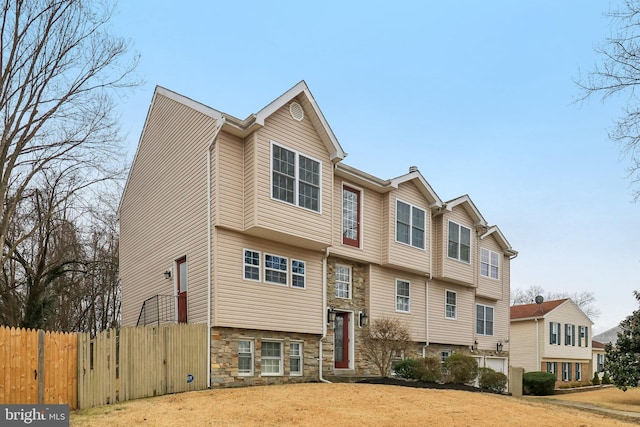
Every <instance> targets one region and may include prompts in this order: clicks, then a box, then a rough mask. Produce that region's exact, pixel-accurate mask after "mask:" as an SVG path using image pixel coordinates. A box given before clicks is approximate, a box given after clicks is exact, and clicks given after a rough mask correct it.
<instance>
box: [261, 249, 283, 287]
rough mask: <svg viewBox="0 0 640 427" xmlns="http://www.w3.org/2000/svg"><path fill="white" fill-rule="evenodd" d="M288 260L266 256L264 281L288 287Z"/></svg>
mask: <svg viewBox="0 0 640 427" xmlns="http://www.w3.org/2000/svg"><path fill="white" fill-rule="evenodd" d="M287 264H288V260H287V258H284V257H281V256H277V255H270V254H264V281H265V282H268V283H275V284H278V285H285V286H286V285H287Z"/></svg>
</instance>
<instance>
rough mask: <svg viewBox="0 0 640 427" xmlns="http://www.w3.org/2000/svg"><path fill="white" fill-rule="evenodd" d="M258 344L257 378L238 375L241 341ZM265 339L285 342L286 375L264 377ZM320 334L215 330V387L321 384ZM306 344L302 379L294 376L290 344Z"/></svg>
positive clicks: (212, 344) (254, 374)
mask: <svg viewBox="0 0 640 427" xmlns="http://www.w3.org/2000/svg"><path fill="white" fill-rule="evenodd" d="M240 340H248V341H253V343H254V352H253V370H254V372H253V375H252V376H239V375H238V341H240ZM262 340H279V341H282V347H283V371H284V372H283V374H282V375H279V376H262V375H261V357H260V350H261V343H262ZM319 340H320V336H319V335H310V334H298V333H291V332H274V331H261V330H251V329H236V328H211V387H238V386H248V385H268V384H286V383H302V382H313V381H318V348H319V347H318V342H319ZM291 342H302V343H303V348H302V351H303V358H302V364H303V369H302V376H292V375H290V368H289V343H291Z"/></svg>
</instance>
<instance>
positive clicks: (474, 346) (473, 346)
mask: <svg viewBox="0 0 640 427" xmlns="http://www.w3.org/2000/svg"><path fill="white" fill-rule="evenodd" d="M477 349H478V340H475V341H474V342H473V344H471V345H470V346H469V351H470V352H471V353H473V352H474V350H477Z"/></svg>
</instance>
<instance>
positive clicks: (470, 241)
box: [446, 220, 473, 264]
mask: <svg viewBox="0 0 640 427" xmlns="http://www.w3.org/2000/svg"><path fill="white" fill-rule="evenodd" d="M451 223H453V224H455V225H457V226H458V236H459V237H460V236H461V235H462V233H460V229H462V228H466V229H467V230H469V261H466V260H464V259H460V252H461V251H460V247H461V246H462V243H461V242H458V258H454V257H451V256H449V224H451ZM460 240H462V239H460ZM472 240H473V233H472V232H471V228H469V227H467V226H466V225H462V224H459V223H457V222H455V221H452V220H449V222H448V223H447V247H446V250H447V258H449V259H452V260H455V261H458V262H463V263H465V264H471V260H472V259H473V242H472Z"/></svg>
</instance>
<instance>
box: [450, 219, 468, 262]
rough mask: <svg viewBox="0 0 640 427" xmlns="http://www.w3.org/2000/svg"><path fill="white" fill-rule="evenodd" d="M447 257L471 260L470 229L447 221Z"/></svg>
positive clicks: (465, 260)
mask: <svg viewBox="0 0 640 427" xmlns="http://www.w3.org/2000/svg"><path fill="white" fill-rule="evenodd" d="M447 255H448V256H449V258H454V259H457V260H460V261H464V262H471V229H470V228H467V227H465V226H463V225H460V224H456V223H455V222H453V221H449V247H448V250H447Z"/></svg>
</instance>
